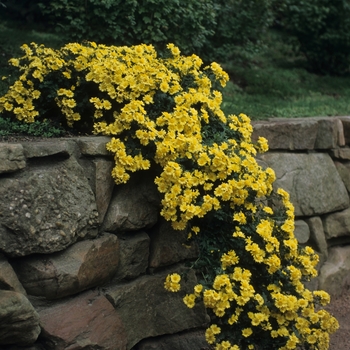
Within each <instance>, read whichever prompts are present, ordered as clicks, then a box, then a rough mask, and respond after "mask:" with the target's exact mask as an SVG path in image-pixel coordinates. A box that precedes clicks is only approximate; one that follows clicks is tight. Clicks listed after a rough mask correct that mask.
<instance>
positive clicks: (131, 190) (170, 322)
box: [0, 137, 208, 350]
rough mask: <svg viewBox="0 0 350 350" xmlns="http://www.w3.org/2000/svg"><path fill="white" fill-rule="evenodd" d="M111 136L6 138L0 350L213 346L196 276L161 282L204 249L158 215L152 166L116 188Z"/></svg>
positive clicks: (0, 186)
mask: <svg viewBox="0 0 350 350" xmlns="http://www.w3.org/2000/svg"><path fill="white" fill-rule="evenodd" d="M108 140H109V138H107V137H79V138H67V139H56V140H41V141H37V142H36V141H33V140H31V141H30V142H18V143H1V144H0V349H6V350H7V349H9V350H15V349H22V350H23V349H28V350H29V349H30V350H39V349H45V350H50V349H55V350H63V349H66V350H79V349H85V350H95V349H96V350H97V349H99V350H107V349H108V350H126V349H135V350H136V349H138V350H151V349H160V350H161V349H164V350H166V349H181V350H186V349H188V350H192V349H200V348H201V347H205V346H206V342H205V339H204V331H203V329H204V327H205V326H206V324H207V323H208V318H207V315H206V312H205V309H204V307H203V306H200V305H198V306H196V307H195V308H194V309H189V308H187V307H186V306H185V305H184V304H183V302H182V297H183V296H184V295H185V294H186V292H187V293H190V292H191V291H192V290H193V286H194V285H195V284H196V282H197V281H196V277H195V274H194V273H193V271H192V272H190V273H189V274H188V276H187V277H188V283H187V287H186V288H187V289H186V288H184V289H183V290H182V291H181V292H180V293H178V294H177V295H174V294H173V293H169V292H167V291H166V290H165V289H164V281H165V277H166V275H167V274H168V273H169V272H171V273H172V272H179V273H181V272H182V271H183V270H184V268H185V263H186V261H188V260H193V259H195V258H196V257H197V256H198V251H197V249H196V247H193V248H191V249H189V248H185V247H184V246H183V243H184V242H185V239H186V237H187V233H186V232H178V231H175V232H174V230H173V229H172V228H171V226H170V224H169V223H167V222H166V221H164V220H162V219H161V218H160V217H159V212H160V197H159V194H158V191H157V189H156V187H155V185H154V183H153V179H154V174H152V172H150V171H148V172H143V173H139V174H136V175H135V176H134V177H132V179H131V180H130V182H129V183H128V184H126V185H120V186H115V185H114V181H113V180H112V178H111V175H110V173H111V170H112V167H113V165H114V162H113V158H112V157H111V155H110V154H109V153H108V152H107V151H106V149H105V144H106V142H107V141H108Z"/></svg>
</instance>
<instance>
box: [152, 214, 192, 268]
mask: <svg viewBox="0 0 350 350" xmlns="http://www.w3.org/2000/svg"><path fill="white" fill-rule="evenodd" d="M149 234H150V238H151V247H150V248H151V249H150V259H149V266H150V267H153V268H156V267H161V266H168V265H172V264H175V263H178V262H181V261H184V260H186V259H194V258H197V257H198V255H199V249H198V246H197V245H196V244H195V243H192V244H191V245H190V244H189V243H188V242H187V235H188V232H187V230H183V231H178V230H174V229H173V228H172V227H171V223H170V222H169V221H166V220H165V219H163V218H161V219H160V220H159V222H158V224H157V225H156V226H155V227H154V228H153V229H152V230H150V233H149Z"/></svg>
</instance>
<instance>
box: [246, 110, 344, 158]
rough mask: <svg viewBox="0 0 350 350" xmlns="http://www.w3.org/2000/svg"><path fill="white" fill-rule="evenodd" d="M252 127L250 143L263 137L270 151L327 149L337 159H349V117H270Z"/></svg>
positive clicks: (253, 123) (254, 123)
mask: <svg viewBox="0 0 350 350" xmlns="http://www.w3.org/2000/svg"><path fill="white" fill-rule="evenodd" d="M252 125H253V128H254V131H253V135H252V140H253V141H254V142H255V141H256V140H257V139H258V137H259V136H262V137H265V138H266V139H267V140H268V142H269V149H270V150H272V151H273V150H289V151H311V150H331V151H332V152H334V153H335V154H334V155H335V156H337V157H338V158H344V157H345V158H344V159H350V148H349V146H350V116H343V117H309V118H292V119H285V118H271V119H268V120H263V121H254V122H252Z"/></svg>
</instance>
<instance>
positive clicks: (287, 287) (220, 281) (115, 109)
mask: <svg viewBox="0 0 350 350" xmlns="http://www.w3.org/2000/svg"><path fill="white" fill-rule="evenodd" d="M23 49H24V51H25V55H24V56H23V57H22V58H20V59H12V60H11V63H12V64H13V65H15V66H17V67H18V68H19V69H20V70H21V72H22V74H21V76H20V78H19V80H18V81H16V82H15V83H14V84H13V85H12V86H11V87H10V88H9V91H8V92H7V93H6V94H5V95H4V96H3V97H1V98H0V112H2V113H3V114H4V115H6V116H11V115H12V116H15V117H16V118H18V119H20V120H23V121H26V122H33V121H34V120H36V119H37V120H40V119H42V118H45V117H48V118H50V116H54V115H55V114H54V113H56V117H54V119H55V121H57V120H59V121H61V122H63V121H64V120H65V123H66V124H67V127H77V126H79V127H83V128H84V129H83V130H84V131H89V130H90V131H93V132H94V133H95V134H103V135H110V136H112V138H111V141H110V142H109V143H108V144H107V149H108V150H109V151H110V152H111V153H112V154H113V155H114V159H115V163H116V165H115V167H114V169H113V171H112V176H113V177H114V179H115V181H116V183H117V184H120V183H125V182H126V181H128V179H129V176H130V173H131V172H134V171H139V170H143V169H149V168H150V167H151V166H155V165H156V167H155V169H159V171H158V174H157V176H156V177H155V183H156V185H157V187H158V190H159V192H160V193H161V194H162V196H163V197H162V210H161V215H162V216H163V217H164V218H165V219H166V220H168V221H170V222H171V223H172V225H173V227H174V228H175V229H178V230H185V229H186V230H188V233H189V235H188V239H189V241H191V240H195V241H197V242H198V244H199V247H200V257H199V259H198V260H197V262H196V263H195V264H194V267H195V268H196V269H197V271H198V272H199V273H201V274H202V276H203V279H202V281H200V283H199V284H198V285H196V286H195V288H194V291H193V293H192V294H189V295H186V296H185V298H184V303H185V304H186V305H187V306H188V307H190V308H192V307H193V306H194V304H195V303H196V302H199V301H201V302H203V303H204V305H205V307H206V308H207V309H208V310H209V312H210V315H211V325H210V327H209V328H208V329H207V330H206V339H207V341H208V343H209V344H216V346H215V349H219V350H220V349H231V350H235V349H240V348H241V349H254V348H255V346H256V345H257V344H258V346H259V349H270V348H271V344H274V348H279V349H281V350H282V349H295V348H297V347H298V346H305V348H307V349H326V348H327V347H328V343H329V334H330V333H332V332H333V331H335V330H336V329H337V327H338V324H337V321H336V319H334V318H333V317H332V316H331V315H329V314H328V313H327V312H326V311H325V310H323V309H322V308H321V307H320V305H321V306H322V305H325V304H327V303H328V302H329V295H328V294H327V293H325V292H323V291H315V292H311V291H309V290H308V289H307V288H306V287H305V286H304V283H303V282H304V281H306V280H309V279H310V278H311V277H313V276H315V275H316V274H317V273H316V270H315V265H316V264H317V262H318V256H317V255H315V253H314V251H313V250H312V249H311V248H310V247H306V248H301V247H299V246H298V242H297V240H296V238H295V236H294V233H293V231H294V210H293V205H292V204H291V203H290V201H289V196H288V194H287V193H286V192H285V191H283V190H282V189H278V190H277V191H274V190H273V187H272V185H273V182H274V179H275V175H274V172H273V170H272V169H270V168H267V169H263V168H262V167H260V166H259V165H258V164H257V162H256V160H255V155H256V153H257V152H258V151H259V152H263V151H266V150H267V141H266V140H265V139H263V138H259V140H258V142H257V144H256V145H253V144H252V142H251V132H252V126H251V124H250V120H249V118H248V117H247V116H246V115H244V114H241V115H239V116H235V115H229V116H227V117H226V116H225V115H224V113H223V112H222V110H221V108H220V104H221V93H220V92H219V91H217V90H216V89H215V86H216V85H217V84H218V83H220V84H221V85H225V83H226V81H227V80H228V76H227V74H226V73H225V72H224V71H223V70H222V69H221V67H220V66H219V65H218V64H217V63H215V62H214V63H212V64H211V65H210V66H206V67H203V68H202V61H201V59H200V58H199V57H197V56H195V55H192V56H182V55H181V54H180V50H179V49H178V48H177V47H176V46H174V45H173V44H169V45H168V49H169V53H168V57H165V58H158V57H157V54H156V51H155V50H154V48H153V47H152V46H147V45H138V46H133V47H114V46H104V45H96V44H95V43H86V44H84V45H80V44H68V45H66V46H64V47H63V48H62V49H61V50H52V49H47V48H45V47H43V46H37V45H35V44H32V45H31V47H28V46H26V45H25V46H24V47H23ZM89 113H90V114H89ZM184 249H185V248H184ZM181 277H182V276H180V275H178V274H176V273H175V274H171V275H169V276H168V277H167V278H166V281H165V288H166V289H168V290H169V291H172V292H176V291H178V290H179V289H180V288H181V286H180V283H181Z"/></svg>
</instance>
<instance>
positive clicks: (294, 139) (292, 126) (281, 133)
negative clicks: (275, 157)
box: [252, 119, 318, 150]
mask: <svg viewBox="0 0 350 350" xmlns="http://www.w3.org/2000/svg"><path fill="white" fill-rule="evenodd" d="M252 125H253V128H254V131H253V134H252V141H253V142H256V140H257V139H258V137H259V136H262V137H265V138H266V139H267V140H268V143H269V149H271V150H276V149H280V150H311V149H313V148H314V146H315V141H316V138H317V132H318V123H317V121H316V120H313V119H306V120H305V119H293V120H290V119H282V120H270V121H257V122H253V123H252Z"/></svg>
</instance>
